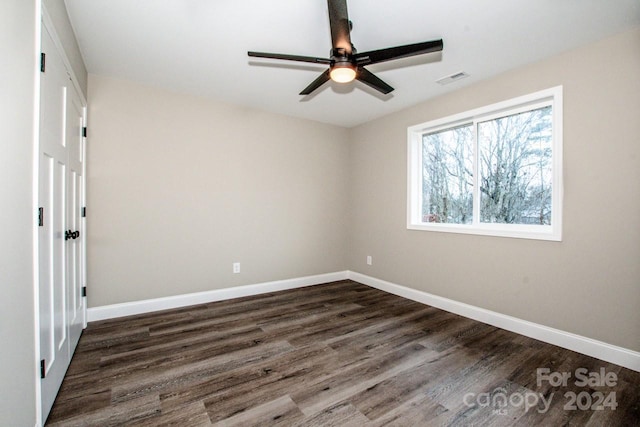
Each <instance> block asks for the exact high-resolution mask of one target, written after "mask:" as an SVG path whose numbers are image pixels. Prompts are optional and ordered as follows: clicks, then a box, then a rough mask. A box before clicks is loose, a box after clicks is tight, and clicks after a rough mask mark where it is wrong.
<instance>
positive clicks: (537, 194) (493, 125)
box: [478, 106, 552, 225]
mask: <svg viewBox="0 0 640 427" xmlns="http://www.w3.org/2000/svg"><path fill="white" fill-rule="evenodd" d="M551 117H552V114H551V106H548V107H544V108H540V109H536V110H531V111H527V112H524V113H520V114H514V115H510V116H506V117H501V118H498V119H494V120H489V121H485V122H481V123H478V146H479V154H480V158H479V162H480V163H479V169H480V221H481V222H485V223H504V224H539V225H540V224H542V225H549V224H551V176H552V175H551V174H552V169H551V168H552V153H551V143H552V121H551Z"/></svg>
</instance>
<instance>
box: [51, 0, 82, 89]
mask: <svg viewBox="0 0 640 427" xmlns="http://www.w3.org/2000/svg"><path fill="white" fill-rule="evenodd" d="M43 4H44V7H45V8H46V10H47V12H48V13H49V16H50V17H51V21H52V22H53V25H54V26H55V29H56V34H57V35H58V37H60V42H61V43H62V45H63V46H64V50H65V53H66V55H67V59H68V60H69V63H70V64H71V68H73V73H74V74H75V76H76V78H77V79H78V84H79V85H80V90H82V93H83V94H84V96H85V98H86V96H87V69H86V68H85V65H84V61H83V59H82V55H81V54H80V48H79V47H78V42H77V40H76V36H75V34H74V32H73V28H72V27H71V22H70V21H69V15H68V14H67V8H66V6H65V5H64V0H43Z"/></svg>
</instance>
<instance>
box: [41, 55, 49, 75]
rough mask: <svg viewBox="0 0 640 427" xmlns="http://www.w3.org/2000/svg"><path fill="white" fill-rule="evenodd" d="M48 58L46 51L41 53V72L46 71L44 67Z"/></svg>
mask: <svg viewBox="0 0 640 427" xmlns="http://www.w3.org/2000/svg"><path fill="white" fill-rule="evenodd" d="M46 58H47V54H46V53H44V52H41V53H40V72H41V73H44V69H45V68H46Z"/></svg>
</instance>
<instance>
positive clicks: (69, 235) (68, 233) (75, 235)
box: [64, 230, 80, 240]
mask: <svg viewBox="0 0 640 427" xmlns="http://www.w3.org/2000/svg"><path fill="white" fill-rule="evenodd" d="M78 237H80V232H79V231H78V230H76V231H71V230H67V231H65V232H64V240H69V239H73V240H75V239H77V238H78Z"/></svg>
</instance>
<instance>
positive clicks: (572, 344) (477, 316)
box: [348, 271, 640, 372]
mask: <svg viewBox="0 0 640 427" xmlns="http://www.w3.org/2000/svg"><path fill="white" fill-rule="evenodd" d="M348 278H349V279H351V280H353V281H355V282H359V283H362V284H364V285H367V286H371V287H372V288H376V289H380V290H382V291H385V292H389V293H391V294H395V295H398V296H401V297H404V298H407V299H411V300H414V301H417V302H420V303H423V304H427V305H430V306H433V307H436V308H440V309H442V310H445V311H449V312H451V313H455V314H459V315H460V316H464V317H468V318H470V319H474V320H477V321H479V322H482V323H487V324H489V325H493V326H497V327H498V328H502V329H506V330H508V331H511V332H515V333H518V334H520V335H525V336H527V337H531V338H535V339H537V340H540V341H544V342H546V343H549V344H553V345H557V346H558V347H563V348H566V349H569V350H573V351H576V352H578V353H582V354H586V355H587V356H591V357H595V358H597V359H600V360H604V361H606V362H610V363H615V364H616V365H620V366H624V367H625V368H629V369H632V370H634V371H638V372H640V353H638V352H636V351H633V350H629V349H626V348H623V347H618V346H615V345H611V344H607V343H605V342H602V341H597V340H594V339H591V338H587V337H583V336H581V335H576V334H572V333H570V332H565V331H561V330H559V329H554V328H550V327H547V326H544V325H539V324H537V323H533V322H529V321H527V320H522V319H518V318H517V317H512V316H507V315H505V314H500V313H497V312H495V311H491V310H486V309H484V308H480V307H476V306H473V305H469V304H465V303H462V302H458V301H454V300H451V299H448V298H443V297H439V296H437V295H432V294H429V293H427V292H423V291H419V290H416V289H412V288H407V287H406V286H401V285H397V284H395V283H391V282H387V281H384V280H380V279H376V278H374V277H370V276H366V275H364V274H361V273H356V272H353V271H349V274H348Z"/></svg>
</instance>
